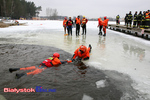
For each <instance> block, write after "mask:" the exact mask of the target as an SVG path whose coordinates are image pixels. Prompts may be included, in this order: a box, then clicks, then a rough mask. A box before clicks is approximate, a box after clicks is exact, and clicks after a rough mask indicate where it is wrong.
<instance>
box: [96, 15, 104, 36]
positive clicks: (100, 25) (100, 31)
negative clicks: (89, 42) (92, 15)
mask: <svg viewBox="0 0 150 100" xmlns="http://www.w3.org/2000/svg"><path fill="white" fill-rule="evenodd" d="M97 27H99V34H98V35H102V28H103V21H102V19H101V18H98V26H97Z"/></svg>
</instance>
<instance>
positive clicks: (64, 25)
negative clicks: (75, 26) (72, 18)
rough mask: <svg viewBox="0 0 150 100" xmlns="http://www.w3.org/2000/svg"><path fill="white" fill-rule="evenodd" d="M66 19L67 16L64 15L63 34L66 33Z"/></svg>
mask: <svg viewBox="0 0 150 100" xmlns="http://www.w3.org/2000/svg"><path fill="white" fill-rule="evenodd" d="M67 21H68V20H67V18H66V17H65V18H64V21H63V27H64V35H66V28H67V26H66V22H67Z"/></svg>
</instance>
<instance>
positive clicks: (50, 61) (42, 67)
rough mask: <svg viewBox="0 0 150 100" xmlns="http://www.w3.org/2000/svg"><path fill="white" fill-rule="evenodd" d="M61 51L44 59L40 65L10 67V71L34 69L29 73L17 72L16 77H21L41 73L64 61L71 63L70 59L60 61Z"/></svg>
mask: <svg viewBox="0 0 150 100" xmlns="http://www.w3.org/2000/svg"><path fill="white" fill-rule="evenodd" d="M59 57H60V55H59V53H54V54H53V56H52V57H50V58H48V59H46V60H44V61H43V62H42V63H41V64H40V66H39V67H36V66H30V67H26V68H9V71H10V72H11V73H12V72H13V71H17V70H33V71H31V72H28V73H21V74H16V78H17V79H19V78H20V77H22V76H24V75H35V74H39V73H41V72H42V71H44V70H45V69H47V68H49V67H53V66H56V65H60V64H64V63H70V62H69V61H67V60H65V61H60V60H59Z"/></svg>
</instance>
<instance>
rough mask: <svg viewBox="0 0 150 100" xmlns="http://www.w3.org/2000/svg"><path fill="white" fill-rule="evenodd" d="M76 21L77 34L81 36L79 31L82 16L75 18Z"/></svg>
mask: <svg viewBox="0 0 150 100" xmlns="http://www.w3.org/2000/svg"><path fill="white" fill-rule="evenodd" d="M75 23H76V36H79V33H80V24H81V20H80V16H78V17H77V18H76V19H75Z"/></svg>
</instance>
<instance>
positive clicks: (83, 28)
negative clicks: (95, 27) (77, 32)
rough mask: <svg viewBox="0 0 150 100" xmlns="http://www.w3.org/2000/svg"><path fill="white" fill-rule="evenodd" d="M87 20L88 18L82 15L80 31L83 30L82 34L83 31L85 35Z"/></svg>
mask: <svg viewBox="0 0 150 100" xmlns="http://www.w3.org/2000/svg"><path fill="white" fill-rule="evenodd" d="M87 22H88V19H86V18H85V16H83V19H82V25H81V27H82V31H83V33H82V35H84V32H85V35H86V23H87Z"/></svg>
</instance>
